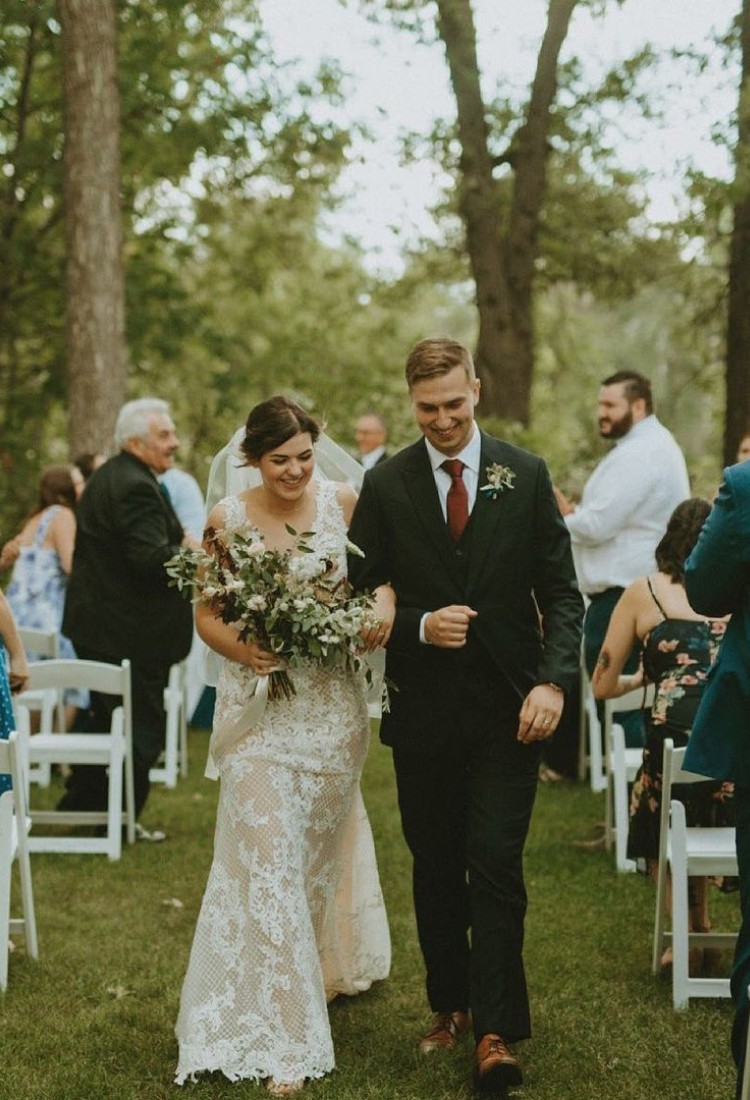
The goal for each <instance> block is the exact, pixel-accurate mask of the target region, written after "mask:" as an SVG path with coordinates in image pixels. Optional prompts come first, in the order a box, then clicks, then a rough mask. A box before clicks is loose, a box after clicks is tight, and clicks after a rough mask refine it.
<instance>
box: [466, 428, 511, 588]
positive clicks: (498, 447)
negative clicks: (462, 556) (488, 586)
mask: <svg viewBox="0 0 750 1100" xmlns="http://www.w3.org/2000/svg"><path fill="white" fill-rule="evenodd" d="M504 457H505V456H504V448H503V445H502V443H500V442H498V441H497V440H494V439H492V438H491V437H490V436H487V435H485V434H484V433H482V451H481V455H480V460H479V481H478V482H477V499H476V501H475V502H474V507H473V509H472V513H471V528H472V529H471V540H470V543H471V545H470V550H469V573H468V588H469V589H474V588H476V587H477V584H478V582H479V579H480V577H481V575H482V570H483V568H484V564H485V562H486V560H487V555H488V554H489V552H490V549H491V548H493V547H496V546H497V537H496V535H497V528H498V525H499V523H500V519H501V517H502V514H503V512H504V511H505V505H506V503H507V494H508V492H509V490H507V489H506V490H505V492H502V493H498V495H497V497H496V498H495V499H494V500H493V499H492V497H488V496H485V495H484V493H481V492H479V489H480V488H481V486H482V485H486V484H487V467H488V466H491V465H492V464H493V462H499V463H502V461H503V458H504Z"/></svg>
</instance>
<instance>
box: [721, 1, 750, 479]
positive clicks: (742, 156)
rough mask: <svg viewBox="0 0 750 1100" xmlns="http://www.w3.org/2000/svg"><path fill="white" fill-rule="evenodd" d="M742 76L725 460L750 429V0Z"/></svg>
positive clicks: (744, 22)
mask: <svg viewBox="0 0 750 1100" xmlns="http://www.w3.org/2000/svg"><path fill="white" fill-rule="evenodd" d="M740 34H741V41H742V77H741V85H740V99H739V112H738V134H737V150H736V157H735V161H736V169H735V183H734V186H735V201H734V221H733V225H732V239H731V242H730V249H729V309H728V315H727V363H726V391H727V407H726V417H725V420H724V462H725V463H726V464H727V465H729V464H731V463H733V462H734V461H735V457H736V453H737V445H738V444H739V441H740V439H741V438H742V436H743V435H747V434H748V432H749V431H750V0H743V3H742V15H741V29H740Z"/></svg>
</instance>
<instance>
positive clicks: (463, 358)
mask: <svg viewBox="0 0 750 1100" xmlns="http://www.w3.org/2000/svg"><path fill="white" fill-rule="evenodd" d="M454 367H463V369H464V370H465V371H466V378H467V379H468V381H469V382H473V381H474V379H475V378H476V372H475V370H474V360H473V359H472V357H471V352H470V351H469V349H468V348H466V347H464V345H463V344H459V342H458V340H451V339H449V337H447V336H437V337H431V338H429V339H427V340H420V341H419V343H418V344H415V345H414V347H413V348H412V349H411V351H410V352H409V356H408V358H407V360H406V384H407V386H408V387H409V389H410V390H411V388H412V387H413V386H414V385H415V383H417V382H421V381H423V380H424V379H425V378H435V377H436V376H438V375H441V374H448V373H449V371H452V370H453V368H454Z"/></svg>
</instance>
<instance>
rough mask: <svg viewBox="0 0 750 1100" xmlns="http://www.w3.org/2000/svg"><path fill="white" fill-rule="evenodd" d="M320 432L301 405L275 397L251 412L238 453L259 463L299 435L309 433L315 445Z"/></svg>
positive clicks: (278, 395)
mask: <svg viewBox="0 0 750 1100" xmlns="http://www.w3.org/2000/svg"><path fill="white" fill-rule="evenodd" d="M322 430H323V429H322V427H321V425H320V424H319V423H318V421H317V420H316V419H315V418H314V417H313V416H310V414H309V413H307V412H305V410H304V409H303V408H302V406H301V405H298V404H297V402H296V401H292V400H291V399H290V398H288V397H284V395H283V394H277V395H276V396H275V397H269V398H268V400H267V401H261V403H260V404H259V405H256V406H255V408H253V409H251V410H250V415H249V416H248V418H247V423H246V424H245V438H244V439H243V440H242V444H241V446H240V450H241V451H242V453H243V455H244V456H245V458H246V460H247V461H248V462H258V461H259V460H260V459H261V458H262V457H263V455H265V454H268V452H269V451H272V450H274V448H275V447H280V446H281V444H282V443H286V441H287V440H288V439H291V438H292V436H294V435H297V434H298V433H299V432H309V433H310V438H311V439H312V441H313V443H315V442H316V440H317V439H318V436H319V435H320V433H321V431H322Z"/></svg>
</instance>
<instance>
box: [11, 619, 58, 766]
mask: <svg viewBox="0 0 750 1100" xmlns="http://www.w3.org/2000/svg"><path fill="white" fill-rule="evenodd" d="M18 634H19V637H20V639H21V642H22V643H23V648H24V649H25V650H26V656H27V658H28V660H30V661H38V660H39V658H40V657H43V658H48V659H50V660H57V658H58V657H59V656H60V635H59V633H58V632H57V631H56V630H36V629H34V628H33V627H29V626H19V628H18ZM14 703H17V704H18V705H19V706H23V707H25V708H26V710H27V711H29V712H32V713H33V712H36V713H38V714H39V732H40V733H52V731H53V730H55V729H57V730H60V731H62V730H64V729H65V701H64V699H63V697H62V695H61V694H60V693H59V692H52V691H39V692H37V691H25V692H24V693H23V694H22V695H21V696H16V697H15V698H14ZM51 775H52V769H51V767H50V765H49V764H47V763H44V764H36V765H34V767H33V768H30V769H29V779H30V781H31V782H32V783H38V784H39V786H40V787H48V786H49V784H50V779H51Z"/></svg>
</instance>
